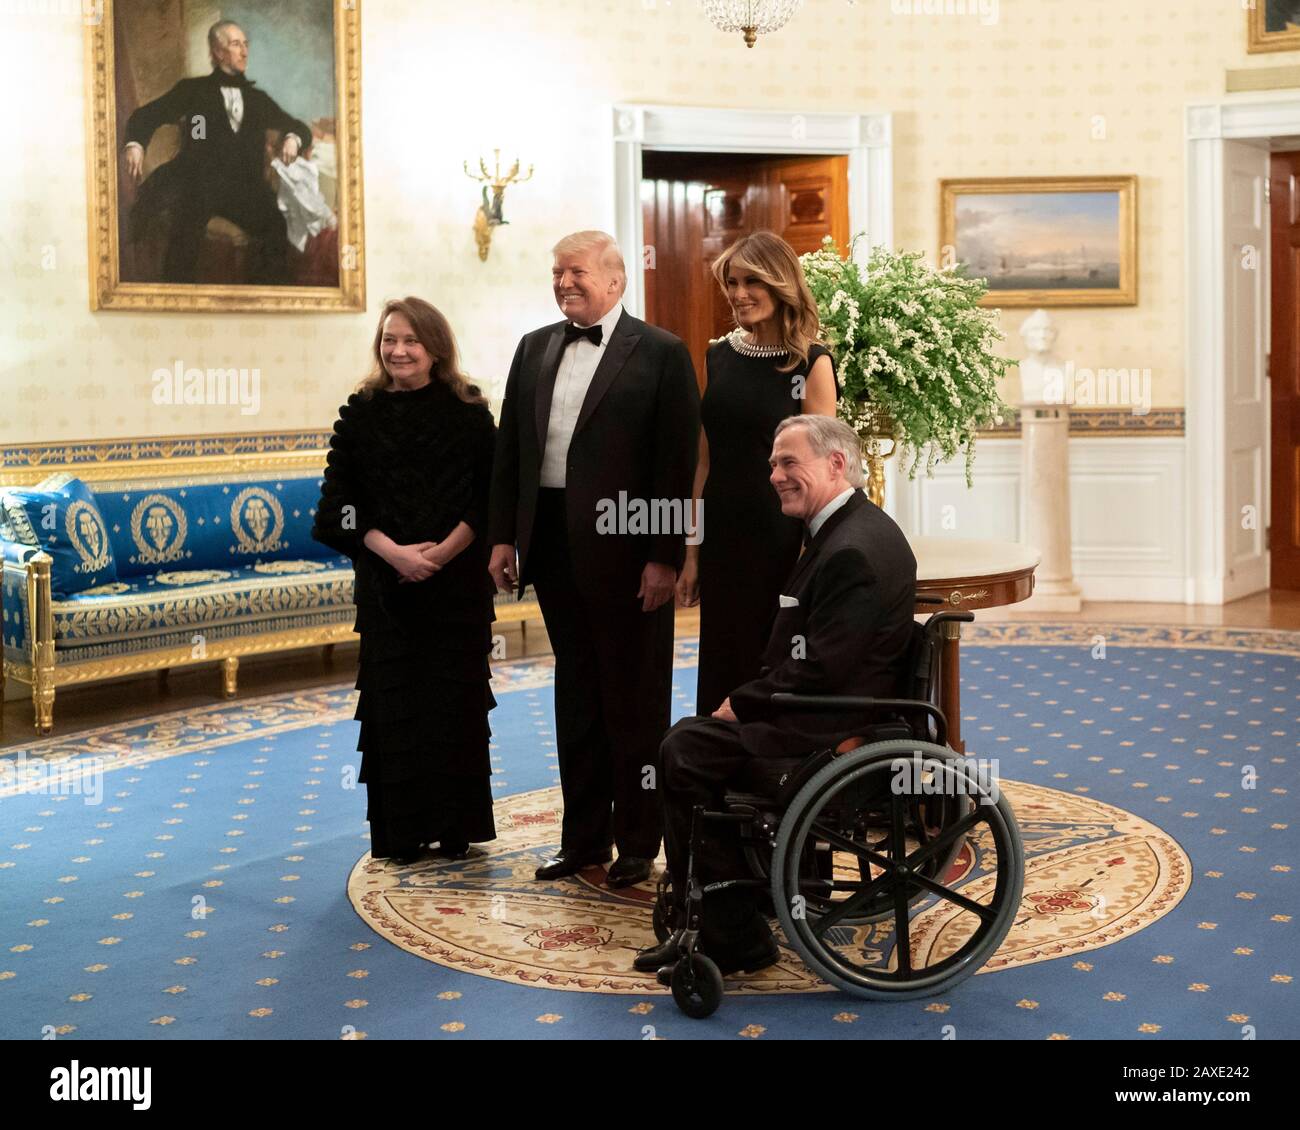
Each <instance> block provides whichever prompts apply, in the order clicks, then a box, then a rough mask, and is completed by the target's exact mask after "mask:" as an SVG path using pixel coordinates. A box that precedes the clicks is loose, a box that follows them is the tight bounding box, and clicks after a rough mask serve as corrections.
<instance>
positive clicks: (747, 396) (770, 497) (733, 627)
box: [695, 334, 839, 715]
mask: <svg viewBox="0 0 1300 1130" xmlns="http://www.w3.org/2000/svg"><path fill="white" fill-rule="evenodd" d="M823 355H829V351H828V350H827V349H826V348H825V346H822V345H816V344H814V345H813V346H812V348H811V349H810V350H809V353H808V360H807V362H806V363H805V364H803V365H800V366H799V367H798V368H796V369H793V370H791V371H790V372H788V373H782V372H779V371H778V370H777V366H778V365H783V364H785V363H786V361H787V360H788V359H789V354H787V353H784V352H780V353H775V354H773V353H770V352H767V351H763V350H755V349H754V347H752V346H747V345H745V344H744V342H742V341H740V340H738V335H734V334H733V335H730V336H728V337H724V338H721V339H720V340H718V341H716V342H714V343H712V344H711V345H710V346H709V351H708V355H707V365H708V384H707V385H706V387H705V389H704V399H703V401H702V402H701V404H700V418H701V420H702V422H703V425H704V433H705V436H706V437H707V439H708V443H709V476H708V478H707V479H706V480H705V483H704V538H703V540H702V541H701V542H700V668H699V678H698V683H697V687H696V695H695V712H696V713H697V714H706V715H707V714H712V713H713V711H714V710H716V709H717V708H718V707H719V706H721V705H722V702H723V700H724V699H725V698H726V697H727V696H728V695H729V694H731V692H732V691H733V690H735V689H736V688H737V687H738V686H740V685H741V684H742V683H747V682H749V681H750V680H751V679H755V678H757V677H758V673H759V668H760V667H761V665H762V655H763V649H764V647H765V646H766V644H767V637H768V634H769V633H770V632H771V629H772V621H773V619H774V618H775V616H776V609H777V597H778V596H779V595H780V593H781V585H782V584H783V583H784V582H785V580H786V578H788V577H789V575H790V573H791V571H792V570H793V569H794V565H795V562H796V561H797V560H798V559H799V550H800V548H801V546H802V545H803V523H802V522H800V521H799V520H798V519H797V518H787V517H786V516H785V515H784V514H782V513H781V503H780V501H779V499H778V498H777V494H776V491H775V490H774V489H773V488H772V484H771V482H770V481H769V480H768V476H769V475H770V474H771V468H770V467H769V466H768V463H767V461H768V457H769V456H770V455H771V454H772V437H773V434H774V433H775V431H776V426H777V424H779V423H780V422H781V421H782V420H784V419H785V418H786V417H787V416H797V415H799V413H800V412H801V411H802V409H803V401H802V400H801V399H797V398H796V397H795V396H794V395H793V389H794V378H795V377H796V376H805V377H806V376H807V374H808V371H809V370H810V369H811V367H812V364H813V362H815V361H816V360H817V358H818V357H821V356H823ZM832 363H833V362H832ZM838 391H839V389H838V382H837V384H836V392H837V393H838Z"/></svg>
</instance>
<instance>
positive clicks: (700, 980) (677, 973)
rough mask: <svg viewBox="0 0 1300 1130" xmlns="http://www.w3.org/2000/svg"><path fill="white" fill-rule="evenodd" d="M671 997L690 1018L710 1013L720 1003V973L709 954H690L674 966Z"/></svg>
mask: <svg viewBox="0 0 1300 1130" xmlns="http://www.w3.org/2000/svg"><path fill="white" fill-rule="evenodd" d="M672 990H673V1000H675V1001H676V1002H677V1007H678V1008H680V1009H681V1010H682V1011H683V1012H684V1013H686V1015H687V1016H689V1017H690V1018H691V1019H692V1020H703V1019H704V1018H705V1017H706V1016H712V1015H713V1014H714V1013H715V1012H716V1011H717V1010H718V1005H720V1004H721V1003H722V973H721V972H720V971H719V969H718V967H717V965H716V964H715V963H714V962H713V960H712V959H711V958H709V957H706V956H705V955H704V954H702V953H692V954H689V955H686V956H683V957H682V958H680V959H679V960H678V962H677V964H676V965H674V966H673V976H672Z"/></svg>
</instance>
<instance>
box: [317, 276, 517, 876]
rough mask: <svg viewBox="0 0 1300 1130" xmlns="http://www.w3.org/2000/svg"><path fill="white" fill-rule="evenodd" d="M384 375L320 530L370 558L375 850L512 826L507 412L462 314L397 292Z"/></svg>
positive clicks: (461, 846) (367, 739) (363, 579)
mask: <svg viewBox="0 0 1300 1130" xmlns="http://www.w3.org/2000/svg"><path fill="white" fill-rule="evenodd" d="M375 357H376V362H377V368H376V372H375V374H374V375H373V376H372V377H371V378H370V379H368V380H367V381H365V382H363V383H362V386H361V388H360V389H358V391H357V392H356V393H354V394H353V395H352V396H351V397H350V398H349V400H348V402H347V404H345V405H344V406H343V407H342V408H341V409H340V410H339V419H338V421H337V423H336V424H335V425H334V435H333V437H332V438H331V440H330V453H329V460H328V463H327V464H326V468H325V479H324V484H323V486H322V489H321V500H320V504H319V506H318V508H317V512H316V521H315V528H314V529H313V531H312V536H313V537H315V538H316V540H317V541H320V542H323V543H324V544H325V545H328V546H331V547H332V548H334V549H337V550H338V551H339V552H341V553H346V554H347V555H348V556H350V557H351V558H352V559H353V561H354V562H355V565H356V591H355V597H354V599H355V601H356V606H357V622H356V630H357V632H358V633H359V634H360V636H361V656H360V666H359V670H358V676H357V688H358V690H359V691H360V692H361V694H360V698H359V700H358V703H357V710H356V718H357V720H358V721H359V722H360V723H361V734H360V738H359V740H358V743H357V748H358V749H359V750H360V751H361V755H362V756H361V774H360V779H361V780H362V781H363V782H364V783H365V785H366V796H367V810H366V817H367V819H368V820H369V821H370V837H371V854H372V855H373V856H375V857H376V858H383V857H392V858H394V859H397V860H398V861H399V862H409V861H410V860H412V859H414V858H416V857H417V856H418V855H419V853H420V851H421V848H422V846H424V845H428V846H429V847H434V845H437V851H438V853H439V854H442V855H448V856H453V857H458V856H462V855H464V854H465V853H466V852H467V851H468V848H469V844H470V842H481V841H483V840H491V839H494V838H495V837H496V828H495V826H494V823H493V818H492V788H491V765H490V762H489V754H488V740H489V738H490V736H491V731H490V730H489V728H488V711H489V710H491V709H492V707H494V706H495V705H496V701H495V699H494V698H493V697H492V691H491V688H490V686H489V677H490V672H489V668H488V656H489V653H490V651H491V649H492V621H493V620H494V619H495V616H494V614H493V592H494V586H493V584H492V580H491V578H490V576H489V575H488V571H487V560H488V551H489V548H490V547H489V545H488V543H487V538H486V536H485V525H486V519H487V496H488V484H489V481H490V479H491V472H492V456H493V449H494V446H495V439H496V426H495V424H494V423H493V420H492V413H491V412H490V411H489V409H488V407H487V404H486V401H485V399H484V397H483V396H482V394H481V393H480V392H479V391H478V389H477V388H475V387H474V386H473V385H471V384H469V383H468V382H467V381H466V380H465V378H464V377H463V376H462V375H461V374H460V373H459V371H458V368H457V361H456V345H455V340H454V338H453V337H452V334H451V328H450V327H449V326H448V325H447V323H446V320H445V319H444V318H443V317H442V315H441V314H440V313H438V311H437V310H435V309H434V308H433V307H432V306H430V305H429V304H428V303H425V302H422V301H421V300H420V299H416V298H407V299H405V300H403V301H400V302H390V303H388V304H387V306H386V307H385V308H384V311H383V314H382V315H381V316H380V329H379V332H378V334H377V335H376V338H375Z"/></svg>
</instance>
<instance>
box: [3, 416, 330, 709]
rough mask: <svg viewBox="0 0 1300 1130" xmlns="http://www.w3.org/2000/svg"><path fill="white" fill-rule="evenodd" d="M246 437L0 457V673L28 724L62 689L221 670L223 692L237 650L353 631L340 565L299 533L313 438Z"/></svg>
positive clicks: (315, 449) (310, 489)
mask: <svg viewBox="0 0 1300 1130" xmlns="http://www.w3.org/2000/svg"><path fill="white" fill-rule="evenodd" d="M223 439H225V440H226V441H227V442H226V443H225V444H224V446H223V445H222V443H221V441H222V440H223ZM256 439H257V437H213V438H212V440H211V441H206V447H205V441H204V440H201V439H196V440H191V441H184V442H185V444H186V445H187V446H184V447H183V448H181V449H180V450H179V451H178V450H177V449H176V448H175V447H170V448H169V447H168V445H167V442H166V441H149V443H147V444H146V445H145V447H144V449H143V450H142V451H140V452H136V454H137V455H142V456H143V457H142V458H131V459H117V458H112V445H111V444H110V445H97V450H98V451H99V454H100V456H101V457H100V458H98V459H92V460H87V459H85V458H79V456H80V455H82V454H84V453H81V452H79V451H78V450H77V449H76V445H71V446H69V447H68V448H66V449H60V451H59V452H58V454H59V455H63V456H65V457H66V458H64V459H63V460H62V461H52V460H50V458H49V452H46V453H44V456H43V457H42V458H41V459H39V460H37V462H36V464H35V465H34V466H26V467H23V466H18V467H15V466H14V464H13V461H12V456H11V457H10V459H9V460H7V461H6V462H5V463H4V464H3V465H0V561H2V563H3V587H2V590H0V596H2V608H3V616H2V619H0V634H2V636H3V644H4V665H3V671H4V676H5V677H7V678H8V679H11V680H15V681H17V682H19V683H23V684H27V685H29V686H30V687H31V689H32V701H33V704H34V709H35V717H36V728H37V730H38V731H39V732H41V733H47V732H49V730H50V729H51V728H52V726H53V717H54V694H55V690H56V688H57V687H60V686H66V685H69V684H75V683H84V682H89V681H92V680H98V679H107V678H114V677H118V676H123V675H132V674H137V673H140V672H144V671H152V670H163V669H167V668H171V667H179V666H184V665H190V664H198V663H220V665H221V668H222V672H223V676H224V684H223V685H224V691H225V693H226V694H227V695H228V696H233V695H234V694H235V691H236V673H237V670H238V666H239V657H240V656H244V655H252V654H259V653H265V652H271V651H280V650H285V649H289V648H296V647H310V646H314V645H326V646H328V645H332V644H334V643H336V642H339V641H343V640H347V639H352V638H354V637H353V635H352V624H353V616H354V608H353V606H352V584H353V574H352V564H351V562H350V561H349V560H348V559H347V558H345V557H339V556H337V555H335V554H334V553H333V551H331V550H329V549H327V548H326V547H324V546H322V545H318V544H317V543H316V542H314V541H312V539H311V534H310V531H311V525H312V518H313V511H314V509H315V506H316V501H317V499H318V497H319V490H320V473H321V468H322V467H323V466H324V456H325V452H324V450H323V442H322V441H323V439H324V437H323V436H317V437H316V443H315V444H312V445H311V446H310V447H308V448H306V449H302V450H292V451H273V450H271V451H267V450H263V451H257V450H256V449H255V447H254V449H252V450H250V449H249V442H250V441H256ZM150 444H152V446H150ZM83 446H88V447H89V446H92V445H83ZM119 446H120V445H119Z"/></svg>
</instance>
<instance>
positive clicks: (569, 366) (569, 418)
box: [541, 302, 623, 487]
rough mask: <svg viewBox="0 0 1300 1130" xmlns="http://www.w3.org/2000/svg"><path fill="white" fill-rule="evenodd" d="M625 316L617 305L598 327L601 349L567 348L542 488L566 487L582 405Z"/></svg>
mask: <svg viewBox="0 0 1300 1130" xmlns="http://www.w3.org/2000/svg"><path fill="white" fill-rule="evenodd" d="M622 316H623V304H622V303H621V302H616V303H615V304H614V308H613V309H612V310H610V311H609V312H608V313H607V314H606V315H605V316H604V317H603V318H601V320H600V321H599V322H597V323H595V324H596V325H598V326H600V327H602V329H601V337H600V344H599V345H593V344H592V343H591V342H590V341H588V340H587V339H586V338H583V337H580V338H578V339H577V340H576V341H571V342H569V344H568V345H567V346H565V347H564V354H563V356H561V358H560V368H559V371H558V372H557V373H556V374H555V391H554V392H553V393H552V394H551V419H550V422H549V423H548V424H547V427H546V450H545V452H544V453H543V455H542V479H541V485H542V486H544V487H563V486H564V482H565V471H566V469H567V468H568V463H569V444H570V442H571V441H572V440H573V429H574V428H575V427H576V426H577V423H578V413H579V412H581V411H582V402H583V401H584V400H585V399H586V397H587V389H588V388H590V387H591V378H592V377H594V376H595V375H596V366H597V365H599V364H600V359H601V358H602V357H604V356H605V350H606V348H607V347H608V346H609V338H610V335H611V334H612V333H613V332H614V327H615V326H616V325H618V320H619V318H621V317H622ZM581 328H582V329H586V328H587V327H586V326H583V327H581Z"/></svg>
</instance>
